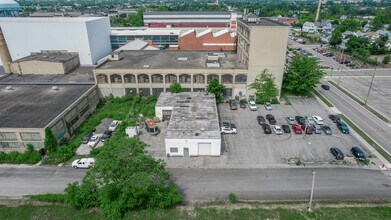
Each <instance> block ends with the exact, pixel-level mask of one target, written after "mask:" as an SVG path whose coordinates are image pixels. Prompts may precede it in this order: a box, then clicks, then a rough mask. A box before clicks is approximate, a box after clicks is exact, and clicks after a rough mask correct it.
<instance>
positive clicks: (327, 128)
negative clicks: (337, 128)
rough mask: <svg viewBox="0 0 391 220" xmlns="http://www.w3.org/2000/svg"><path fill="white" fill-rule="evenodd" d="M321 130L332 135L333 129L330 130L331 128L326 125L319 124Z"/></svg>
mask: <svg viewBox="0 0 391 220" xmlns="http://www.w3.org/2000/svg"><path fill="white" fill-rule="evenodd" d="M321 128H322V130H323V132H324V133H325V134H327V135H332V134H333V131H332V130H331V128H330V127H329V126H327V125H322V126H321Z"/></svg>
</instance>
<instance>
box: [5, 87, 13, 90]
mask: <svg viewBox="0 0 391 220" xmlns="http://www.w3.org/2000/svg"><path fill="white" fill-rule="evenodd" d="M13 89H14V87H12V86H6V87H5V90H13Z"/></svg>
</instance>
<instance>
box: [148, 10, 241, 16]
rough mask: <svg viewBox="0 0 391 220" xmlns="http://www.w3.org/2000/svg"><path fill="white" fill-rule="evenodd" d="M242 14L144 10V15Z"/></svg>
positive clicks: (232, 12)
mask: <svg viewBox="0 0 391 220" xmlns="http://www.w3.org/2000/svg"><path fill="white" fill-rule="evenodd" d="M234 13H236V14H239V15H242V14H243V13H242V12H236V11H159V12H144V15H226V14H228V15H230V14H234Z"/></svg>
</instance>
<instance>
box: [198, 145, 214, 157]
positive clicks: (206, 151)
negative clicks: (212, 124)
mask: <svg viewBox="0 0 391 220" xmlns="http://www.w3.org/2000/svg"><path fill="white" fill-rule="evenodd" d="M211 149H212V144H211V143H198V155H200V156H202V155H210V152H211Z"/></svg>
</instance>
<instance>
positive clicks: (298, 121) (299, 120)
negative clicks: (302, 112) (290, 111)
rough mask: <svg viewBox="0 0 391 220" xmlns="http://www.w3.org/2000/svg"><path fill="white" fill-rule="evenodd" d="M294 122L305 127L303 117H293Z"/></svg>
mask: <svg viewBox="0 0 391 220" xmlns="http://www.w3.org/2000/svg"><path fill="white" fill-rule="evenodd" d="M295 120H296V121H297V123H298V124H299V125H305V118H304V117H301V116H296V117H295Z"/></svg>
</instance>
